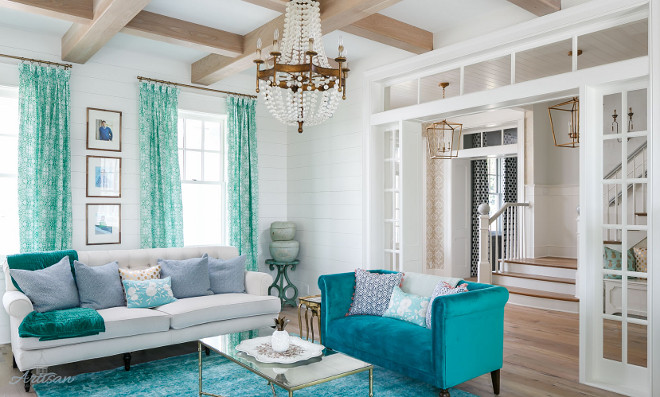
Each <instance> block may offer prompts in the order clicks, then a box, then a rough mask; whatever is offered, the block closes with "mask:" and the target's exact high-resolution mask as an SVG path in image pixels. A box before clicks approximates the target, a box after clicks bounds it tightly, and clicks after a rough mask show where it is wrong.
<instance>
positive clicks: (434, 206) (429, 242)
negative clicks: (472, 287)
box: [422, 123, 445, 269]
mask: <svg viewBox="0 0 660 397" xmlns="http://www.w3.org/2000/svg"><path fill="white" fill-rule="evenodd" d="M430 125H431V124H430V123H428V124H424V125H422V135H423V136H424V139H425V140H426V127H428V126H430ZM424 158H425V159H426V252H425V253H424V255H425V256H426V258H425V263H426V268H427V269H444V268H445V247H444V241H445V232H444V227H445V225H444V217H443V212H444V208H445V205H444V189H445V161H442V160H432V159H430V158H429V156H427V155H426V153H424Z"/></svg>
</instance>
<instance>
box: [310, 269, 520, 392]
mask: <svg viewBox="0 0 660 397" xmlns="http://www.w3.org/2000/svg"><path fill="white" fill-rule="evenodd" d="M373 272H376V273H386V272H387V273H389V272H388V271H381V270H376V271H373ZM318 284H319V288H320V289H321V294H322V297H323V305H322V307H321V334H322V337H323V341H322V342H323V344H324V345H325V346H326V347H328V348H330V349H333V350H337V351H340V352H343V353H346V354H348V355H350V356H353V357H355V358H358V359H360V360H364V361H367V362H369V363H371V364H375V365H379V366H382V367H385V368H388V369H391V370H394V371H397V372H400V373H402V374H404V375H407V376H409V377H411V378H415V379H419V380H421V381H423V382H426V383H428V384H431V385H433V386H435V387H438V388H440V389H441V390H440V396H449V391H448V389H449V388H450V387H453V386H456V385H458V384H460V383H463V382H465V381H467V380H470V379H472V378H475V377H478V376H481V375H484V374H487V373H490V374H491V378H492V382H493V389H494V391H495V394H499V374H500V368H502V350H503V338H504V336H503V332H504V305H505V304H506V302H507V300H508V299H509V292H508V291H507V290H506V288H503V287H499V286H494V285H489V284H479V283H472V282H467V284H468V292H463V293H459V294H455V295H447V296H441V297H439V298H437V299H435V300H434V301H433V304H432V307H431V310H433V312H432V313H433V314H432V322H433V326H432V328H431V329H428V328H426V327H421V326H419V325H415V324H412V323H409V322H405V321H402V320H398V319H393V318H388V317H378V316H347V315H346V314H347V313H348V309H349V307H350V305H351V302H352V297H353V292H354V288H355V274H354V273H341V274H330V275H324V276H321V277H320V278H319V281H318ZM407 292H410V293H415V291H407ZM420 295H421V294H420Z"/></svg>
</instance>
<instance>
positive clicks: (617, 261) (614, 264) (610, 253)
mask: <svg viewBox="0 0 660 397" xmlns="http://www.w3.org/2000/svg"><path fill="white" fill-rule="evenodd" d="M627 256H628V259H627V262H628V266H627V268H628V271H629V272H634V271H635V254H634V253H633V249H629V250H628V255H627ZM622 263H623V256H622V255H621V251H617V250H615V249H612V248H610V247H604V250H603V268H604V269H608V270H621V264H622ZM605 278H609V279H617V280H620V279H621V276H618V275H614V274H606V275H605Z"/></svg>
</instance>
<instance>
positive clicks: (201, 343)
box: [197, 336, 374, 397]
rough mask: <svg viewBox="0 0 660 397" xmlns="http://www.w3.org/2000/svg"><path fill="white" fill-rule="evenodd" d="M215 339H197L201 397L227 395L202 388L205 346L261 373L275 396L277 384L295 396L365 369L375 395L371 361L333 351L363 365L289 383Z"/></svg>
mask: <svg viewBox="0 0 660 397" xmlns="http://www.w3.org/2000/svg"><path fill="white" fill-rule="evenodd" d="M219 337H222V336H219ZM215 338H218V337H215ZM213 339H214V338H204V339H200V340H198V341H197V354H198V369H199V394H198V396H199V397H202V396H210V397H225V396H222V395H219V394H213V393H209V392H205V391H203V388H202V362H203V358H202V356H203V353H202V352H203V351H204V350H205V349H204V348H208V349H210V350H211V351H213V352H216V353H218V354H220V355H221V356H223V357H225V358H227V359H228V360H230V361H232V362H234V363H235V364H238V365H240V366H241V367H243V368H245V369H247V370H248V371H250V372H252V373H254V374H256V375H259V376H260V377H262V378H263V379H265V380H266V381H267V382H268V386H270V389H271V391H272V393H273V397H277V393H276V391H275V385H277V386H279V387H281V388H282V389H284V390H285V391H287V392H288V393H289V397H293V392H294V391H296V390H300V389H304V388H306V387H310V386H315V385H318V384H321V383H326V382H330V381H333V380H335V379H339V378H343V377H345V376H349V375H354V374H357V373H360V372H365V371H369V397H373V395H374V367H373V365H371V364H369V363H366V362H362V361H361V360H357V359H354V358H352V357H350V356H347V355H345V354H343V353H340V352H333V355H337V357H336V358H338V359H340V360H346V359H348V360H353V361H357V362H358V363H359V364H360V365H361V366H360V367H359V368H356V369H352V370H348V371H346V372H341V370H340V371H339V372H340V373H336V372H335V373H329V374H327V375H328V376H322V377H320V378H317V379H315V380H313V381H310V382H307V383H302V384H295V385H287V384H286V383H285V382H281V379H278V378H277V377H272V376H269V375H267V374H265V373H263V372H260V371H261V370H260V368H259V367H255V366H254V364H251V363H250V362H248V361H246V360H244V359H241V358H240V357H238V356H237V357H233V354H232V353H229V352H228V351H225V348H223V347H222V346H219V345H218V344H216V343H215V342H214V341H213ZM324 356H325V353H324ZM257 365H258V363H257ZM305 365H306V364H304V363H303V364H302V367H304V366H305ZM331 367H333V368H336V367H335V366H333V365H331Z"/></svg>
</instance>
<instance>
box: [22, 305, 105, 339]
mask: <svg viewBox="0 0 660 397" xmlns="http://www.w3.org/2000/svg"><path fill="white" fill-rule="evenodd" d="M100 332H105V322H104V321H103V317H101V315H100V314H99V313H98V312H97V311H96V310H94V309H87V308H83V307H76V308H73V309H65V310H53V311H50V312H45V313H39V312H31V313H30V314H28V315H27V316H25V318H24V319H23V322H22V323H21V325H20V326H19V327H18V335H19V336H20V337H21V338H29V337H35V338H39V340H40V341H44V340H55V339H66V338H77V337H79V336H88V335H96V334H98V333H100Z"/></svg>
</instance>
